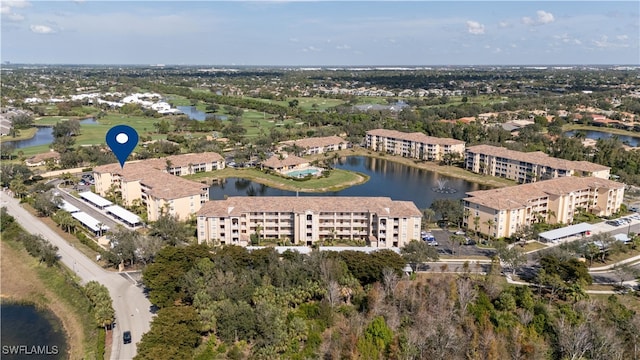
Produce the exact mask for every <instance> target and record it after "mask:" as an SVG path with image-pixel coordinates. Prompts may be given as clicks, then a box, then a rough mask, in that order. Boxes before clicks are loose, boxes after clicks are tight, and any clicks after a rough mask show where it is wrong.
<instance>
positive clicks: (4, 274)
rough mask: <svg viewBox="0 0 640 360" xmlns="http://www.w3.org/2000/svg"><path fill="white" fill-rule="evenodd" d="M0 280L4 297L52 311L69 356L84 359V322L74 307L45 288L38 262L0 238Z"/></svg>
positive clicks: (4, 298)
mask: <svg viewBox="0 0 640 360" xmlns="http://www.w3.org/2000/svg"><path fill="white" fill-rule="evenodd" d="M0 250H1V251H0V253H1V254H2V261H0V283H1V284H2V290H1V295H2V299H3V301H5V300H9V301H15V302H27V303H33V304H35V305H36V306H37V307H42V308H47V309H49V310H50V311H52V312H53V313H54V314H55V315H56V316H57V317H58V319H60V322H61V323H62V326H63V328H64V330H65V333H66V335H67V345H68V347H69V348H68V355H69V358H70V359H83V358H84V351H83V342H84V340H85V339H84V332H83V326H82V324H81V322H80V320H79V319H77V318H76V317H75V316H74V309H71V308H70V305H68V304H66V303H65V302H64V301H62V300H61V299H59V298H58V297H57V296H56V295H55V294H54V293H53V291H51V290H50V289H48V288H47V286H46V285H45V283H44V282H43V281H42V279H40V277H39V276H38V269H37V268H38V267H40V266H44V265H41V264H39V263H38V262H37V261H36V260H35V259H34V258H32V257H31V256H30V255H29V254H27V253H26V251H24V250H22V249H17V248H14V247H12V246H10V245H9V244H8V243H7V242H6V241H0Z"/></svg>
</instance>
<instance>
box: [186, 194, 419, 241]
mask: <svg viewBox="0 0 640 360" xmlns="http://www.w3.org/2000/svg"><path fill="white" fill-rule="evenodd" d="M421 221H422V214H421V212H420V210H418V208H417V207H416V205H415V204H414V203H413V202H411V201H394V200H391V199H390V198H388V197H329V196H303V197H292V196H274V197H254V196H249V197H230V198H227V199H225V200H214V201H209V202H207V203H206V204H204V205H203V207H202V208H201V209H200V211H198V242H199V243H205V242H206V243H211V244H214V245H223V244H236V245H241V246H246V245H248V244H249V243H250V236H251V234H259V236H260V238H261V239H280V240H284V239H288V240H289V241H291V242H292V243H294V244H300V245H307V246H310V245H312V244H314V243H317V242H318V241H323V240H331V239H345V240H346V239H349V240H364V241H366V242H367V243H368V244H369V245H370V246H373V247H380V248H398V247H403V246H404V245H405V244H406V243H407V242H409V241H411V240H415V239H420V225H421Z"/></svg>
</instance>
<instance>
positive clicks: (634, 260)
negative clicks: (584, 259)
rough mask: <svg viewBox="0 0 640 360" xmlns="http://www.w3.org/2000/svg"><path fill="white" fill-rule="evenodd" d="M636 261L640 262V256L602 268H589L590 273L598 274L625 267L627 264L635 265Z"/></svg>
mask: <svg viewBox="0 0 640 360" xmlns="http://www.w3.org/2000/svg"><path fill="white" fill-rule="evenodd" d="M636 261H640V255H636V256H633V257H630V258H628V259H624V260H621V261H618V262H617V263H615V264H611V265H605V266H600V267H592V268H589V272H598V271H606V270H611V269H613V268H614V267H615V266H616V265H623V264H627V263H633V262H636Z"/></svg>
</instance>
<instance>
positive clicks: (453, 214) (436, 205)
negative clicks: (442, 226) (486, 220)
mask: <svg viewBox="0 0 640 360" xmlns="http://www.w3.org/2000/svg"><path fill="white" fill-rule="evenodd" d="M429 208H430V209H432V210H433V211H435V212H436V214H439V215H440V218H441V219H442V220H443V221H448V222H452V223H458V222H459V221H460V219H461V218H462V216H463V213H464V212H463V211H464V208H463V206H462V203H461V202H460V201H459V200H455V199H436V200H434V201H433V203H431V206H430V207H429Z"/></svg>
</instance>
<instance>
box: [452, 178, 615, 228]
mask: <svg viewBox="0 0 640 360" xmlns="http://www.w3.org/2000/svg"><path fill="white" fill-rule="evenodd" d="M624 188H625V185H624V184H622V183H618V182H615V181H612V180H607V179H600V178H596V177H560V178H556V179H551V180H546V181H541V182H535V183H529V184H522V185H516V186H511V187H506V188H501V189H493V190H481V191H473V192H469V193H467V195H468V196H469V197H467V198H465V199H464V208H465V217H464V225H465V226H466V227H467V228H468V229H469V230H472V231H479V232H481V233H482V234H485V235H490V236H492V237H498V238H500V237H509V236H511V235H513V233H514V232H516V231H517V230H518V228H519V227H521V226H528V225H531V224H534V223H536V222H541V221H546V222H548V223H551V224H554V223H563V224H571V223H572V222H573V218H574V215H575V214H576V213H578V211H579V210H581V209H582V210H586V211H589V212H591V213H592V214H594V215H596V216H609V215H611V214H613V213H615V212H616V211H618V210H619V209H620V205H621V204H622V199H623V197H624Z"/></svg>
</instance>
